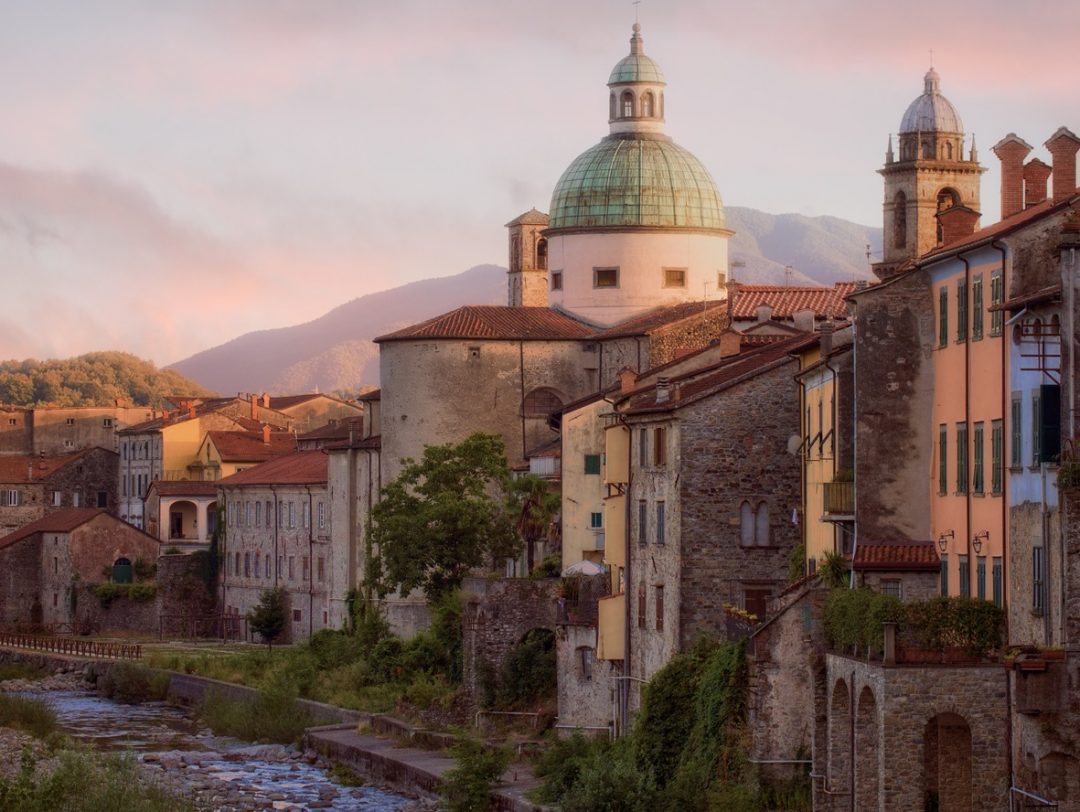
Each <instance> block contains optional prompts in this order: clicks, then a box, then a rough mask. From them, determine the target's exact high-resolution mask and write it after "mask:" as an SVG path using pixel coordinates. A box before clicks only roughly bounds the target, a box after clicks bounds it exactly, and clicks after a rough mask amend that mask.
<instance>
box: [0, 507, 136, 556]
mask: <svg viewBox="0 0 1080 812" xmlns="http://www.w3.org/2000/svg"><path fill="white" fill-rule="evenodd" d="M103 514H105V511H104V510H102V509H101V508H64V509H63V510H57V511H54V512H52V513H48V514H46V515H45V516H42V517H41V518H40V519H38V520H37V521H33V522H30V524H27V525H23V526H22V527H20V528H19V529H18V530H16V531H15V532H14V533H9V534H8V535H6V536H4V537H3V538H0V548H4V547H8V546H10V545H12V544H14V543H15V542H17V541H22V540H23V539H25V538H29V537H30V536H32V535H34V533H70V532H71V531H72V530H74V529H75V528H76V527H81V526H82V525H84V524H86V523H87V522H88V521H90V520H91V519H93V518H95V517H97V516H101V515H103ZM117 521H119V519H118V520H117Z"/></svg>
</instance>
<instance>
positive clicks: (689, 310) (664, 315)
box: [592, 299, 727, 339]
mask: <svg viewBox="0 0 1080 812" xmlns="http://www.w3.org/2000/svg"><path fill="white" fill-rule="evenodd" d="M726 308H727V302H726V301H724V300H723V299H714V300H712V301H708V302H682V303H681V304H677V305H669V306H667V307H659V308H656V309H655V310H650V311H648V312H647V313H642V314H641V315H639V316H631V317H630V318H628V319H626V320H625V321H621V322H619V323H618V324H616V325H614V326H612V327H608V328H607V329H606V330H600V331H599V332H597V333H594V334H593V335H592V338H596V339H607V338H626V337H628V336H643V335H649V334H651V333H654V332H656V331H657V330H661V329H663V328H665V327H669V326H670V325H672V324H674V323H675V322H679V321H682V320H683V319H689V318H693V317H695V316H700V315H701V314H702V313H709V312H712V311H716V310H721V312H724V311H725V310H726Z"/></svg>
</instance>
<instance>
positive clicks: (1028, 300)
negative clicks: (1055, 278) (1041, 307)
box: [987, 282, 1061, 311]
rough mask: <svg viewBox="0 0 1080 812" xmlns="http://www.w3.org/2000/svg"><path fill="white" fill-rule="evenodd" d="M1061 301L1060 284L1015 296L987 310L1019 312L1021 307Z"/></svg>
mask: <svg viewBox="0 0 1080 812" xmlns="http://www.w3.org/2000/svg"><path fill="white" fill-rule="evenodd" d="M1060 299H1061V283H1060V282H1059V283H1057V284H1056V285H1049V286H1048V287H1045V288H1042V289H1041V290H1036V291H1033V292H1031V293H1025V294H1023V295H1022V296H1016V297H1014V298H1012V299H1009V301H1007V302H1004V303H1002V304H996V305H991V306H990V307H989V308H987V309H988V310H1008V311H1013V310H1019V309H1020V308H1022V307H1027V306H1028V305H1035V304H1042V303H1044V302H1052V301H1055V300H1060Z"/></svg>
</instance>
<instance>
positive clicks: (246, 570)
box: [244, 553, 251, 578]
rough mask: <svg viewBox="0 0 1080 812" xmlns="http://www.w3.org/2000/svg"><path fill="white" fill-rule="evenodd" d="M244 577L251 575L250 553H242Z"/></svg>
mask: <svg viewBox="0 0 1080 812" xmlns="http://www.w3.org/2000/svg"><path fill="white" fill-rule="evenodd" d="M244 577H245V578H249V577H251V553H244Z"/></svg>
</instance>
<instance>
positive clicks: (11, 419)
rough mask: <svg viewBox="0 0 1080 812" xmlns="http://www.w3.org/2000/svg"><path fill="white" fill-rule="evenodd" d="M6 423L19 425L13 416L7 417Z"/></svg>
mask: <svg viewBox="0 0 1080 812" xmlns="http://www.w3.org/2000/svg"><path fill="white" fill-rule="evenodd" d="M7 423H8V425H9V426H17V425H19V421H18V419H16V418H14V417H9V418H8V422H7Z"/></svg>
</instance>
